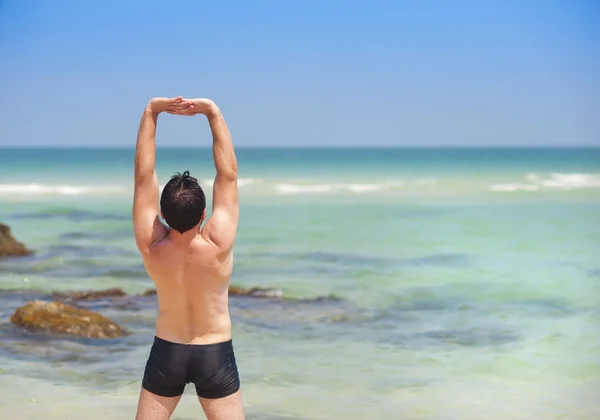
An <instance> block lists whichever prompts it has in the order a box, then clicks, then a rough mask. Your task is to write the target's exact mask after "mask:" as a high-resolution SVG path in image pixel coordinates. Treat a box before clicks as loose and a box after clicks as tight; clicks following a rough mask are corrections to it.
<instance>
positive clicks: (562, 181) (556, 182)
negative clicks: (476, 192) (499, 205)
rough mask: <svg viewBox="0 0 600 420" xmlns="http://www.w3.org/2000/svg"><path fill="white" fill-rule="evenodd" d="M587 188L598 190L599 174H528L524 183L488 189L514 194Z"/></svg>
mask: <svg viewBox="0 0 600 420" xmlns="http://www.w3.org/2000/svg"><path fill="white" fill-rule="evenodd" d="M588 188H600V175H599V174H577V173H573V174H564V173H558V172H555V173H551V174H549V175H539V174H535V173H529V174H527V176H526V177H525V182H517V183H509V184H493V185H490V187H489V189H490V190H491V191H494V192H516V191H530V192H531V191H541V190H562V191H570V190H581V189H588Z"/></svg>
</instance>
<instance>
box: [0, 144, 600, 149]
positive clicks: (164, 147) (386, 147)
mask: <svg viewBox="0 0 600 420" xmlns="http://www.w3.org/2000/svg"><path fill="white" fill-rule="evenodd" d="M234 147H235V149H236V150H247V149H257V150H260V149H263V150H264V149H275V150H279V149H288V150H301V149H306V150H309V149H322V150H325V149H329V150H331V149H337V150H344V149H346V150H354V149H399V150H402V149H421V150H423V149H472V150H473V149H479V150H498V149H522V150H527V149H539V150H544V149H546V150H550V149H600V144H597V145H595V144H591V145H526V146H520V145H398V146H395V145H352V146H339V145H338V146H334V145H331V146H328V145H310V146H305V145H289V146H286V145H273V146H269V145H253V146H251V145H243V146H236V145H235V144H234ZM156 148H157V149H163V150H168V149H202V150H209V149H212V145H190V146H186V145H169V146H158V145H157V146H156ZM9 149H12V150H34V149H35V150H48V149H80V150H103V149H104V150H111V149H113V150H115V149H119V150H135V145H127V146H120V145H106V146H102V145H89V146H86V145H0V150H9Z"/></svg>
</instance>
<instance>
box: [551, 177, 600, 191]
mask: <svg viewBox="0 0 600 420" xmlns="http://www.w3.org/2000/svg"><path fill="white" fill-rule="evenodd" d="M541 184H542V185H543V186H544V187H547V188H558V189H563V190H573V189H580V188H598V187H600V176H599V175H594V174H561V173H553V174H551V175H550V177H549V178H548V179H545V180H542V181H541Z"/></svg>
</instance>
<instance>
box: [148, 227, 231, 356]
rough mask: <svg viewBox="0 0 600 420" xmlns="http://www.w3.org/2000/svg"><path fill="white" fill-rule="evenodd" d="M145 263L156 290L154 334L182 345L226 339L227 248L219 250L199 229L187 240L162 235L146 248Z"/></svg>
mask: <svg viewBox="0 0 600 420" xmlns="http://www.w3.org/2000/svg"><path fill="white" fill-rule="evenodd" d="M144 265H145V267H146V270H147V272H148V274H149V275H150V277H151V278H152V280H153V281H154V284H155V285H156V290H157V296H158V317H157V320H156V336H157V337H159V338H162V339H163V340H167V341H170V342H173V343H183V344H210V343H219V342H224V341H227V340H229V339H231V320H230V317H229V309H228V289H229V282H230V279H231V272H232V268H233V255H232V252H231V250H227V251H225V252H223V251H222V250H221V249H219V247H217V246H216V245H215V244H214V243H212V242H211V241H210V240H208V239H206V238H204V237H203V236H202V235H201V234H198V235H196V237H195V238H194V239H193V240H192V241H191V242H189V243H177V242H175V241H172V240H171V239H170V237H169V236H168V235H167V236H166V237H165V238H164V239H161V240H160V241H157V242H156V243H154V244H153V245H152V246H151V247H150V251H149V253H148V255H146V256H145V258H144Z"/></svg>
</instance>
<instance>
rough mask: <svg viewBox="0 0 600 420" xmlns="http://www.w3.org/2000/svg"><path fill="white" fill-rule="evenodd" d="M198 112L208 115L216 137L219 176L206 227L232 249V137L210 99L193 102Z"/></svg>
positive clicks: (234, 196)
mask: <svg viewBox="0 0 600 420" xmlns="http://www.w3.org/2000/svg"><path fill="white" fill-rule="evenodd" d="M192 102H193V106H194V108H195V111H196V112H199V113H202V114H205V115H206V117H207V118H208V123H209V124H210V130H211V131H212V136H213V158H214V161H215V169H216V170H217V175H216V177H215V182H214V184H213V203H212V215H211V217H210V220H209V221H208V222H207V224H206V230H207V233H208V235H209V237H210V239H211V240H212V241H213V242H214V243H215V244H216V245H218V246H219V247H222V248H225V249H229V248H231V247H232V246H233V242H234V240H235V236H236V232H237V225H238V219H239V213H240V211H239V204H238V186H237V159H236V157H235V151H234V148H233V142H232V140H231V134H230V132H229V128H228V127H227V123H226V122H225V118H223V114H222V113H221V110H220V109H219V108H218V107H217V105H216V104H215V103H214V102H213V101H211V100H208V99H194V100H193V101H192Z"/></svg>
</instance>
